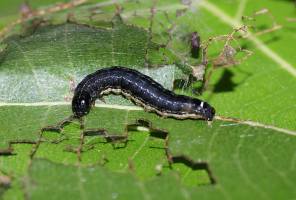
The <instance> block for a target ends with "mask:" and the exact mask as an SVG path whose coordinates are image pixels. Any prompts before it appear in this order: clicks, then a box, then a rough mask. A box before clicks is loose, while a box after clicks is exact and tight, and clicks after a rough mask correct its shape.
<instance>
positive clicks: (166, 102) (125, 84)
mask: <svg viewBox="0 0 296 200" xmlns="http://www.w3.org/2000/svg"><path fill="white" fill-rule="evenodd" d="M110 92H114V93H116V94H120V93H122V94H123V95H124V96H125V97H126V98H127V99H128V100H131V99H132V100H133V101H134V102H135V103H136V104H137V105H138V106H143V107H144V109H145V110H146V111H147V112H151V111H155V112H156V113H158V114H159V115H161V116H162V117H174V118H177V119H186V118H193V119H205V120H206V121H207V122H208V123H211V122H212V120H213V117H214V115H215V109H214V108H213V107H212V106H210V105H209V104H208V103H207V102H204V101H202V100H199V99H197V98H191V97H188V96H184V95H178V94H175V93H174V92H172V91H170V90H167V89H165V88H164V87H163V86H162V85H160V84H159V83H157V82H156V81H154V80H153V79H152V78H151V77H149V76H147V75H144V74H142V73H140V72H138V71H137V70H134V69H130V68H126V67H120V66H114V67H110V68H104V69H101V70H98V71H96V72H94V73H92V74H89V75H87V76H86V77H85V78H84V79H83V80H82V81H81V82H80V83H79V84H78V85H77V87H76V89H75V92H74V96H73V99H72V111H73V113H74V115H75V116H79V117H83V116H84V115H87V114H88V113H89V111H90V108H91V107H92V105H93V104H94V102H95V100H96V99H97V98H99V99H101V100H102V101H104V99H103V98H102V96H103V95H104V94H109V93H110Z"/></svg>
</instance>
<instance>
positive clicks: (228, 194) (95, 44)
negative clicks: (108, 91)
mask: <svg viewBox="0 0 296 200" xmlns="http://www.w3.org/2000/svg"><path fill="white" fill-rule="evenodd" d="M182 2H183V4H182V3H180V1H170V3H168V2H166V1H158V2H157V3H156V4H155V5H154V3H153V1H145V2H139V3H136V2H124V1H119V3H118V7H116V6H114V4H113V3H108V2H107V3H106V2H99V1H95V2H87V3H84V4H81V5H79V6H76V7H73V8H70V9H65V10H63V9H61V10H59V11H58V12H55V13H51V12H47V13H46V14H44V15H41V16H35V17H34V18H33V19H25V20H23V21H21V23H19V24H17V25H16V26H13V27H12V28H10V29H8V30H7V31H5V32H4V34H3V35H4V36H5V38H4V39H3V40H2V42H1V48H2V52H1V54H0V76H1V78H0V84H1V88H0V105H1V106H0V117H1V119H2V120H1V121H0V127H2V129H1V132H0V138H1V139H0V149H2V150H7V149H8V148H9V142H10V141H14V142H13V143H12V147H13V149H14V150H15V152H13V153H12V154H11V155H7V154H4V153H3V154H1V157H0V170H1V173H3V174H6V175H11V176H12V177H13V181H12V183H11V184H8V185H10V186H11V187H10V188H9V187H8V188H7V187H3V185H4V183H3V182H1V188H0V189H1V190H0V195H2V194H3V198H4V199H12V198H16V199H20V198H22V197H23V198H24V197H26V198H27V199H31V198H32V199H33V198H38V199H40V197H42V198H45V199H47V198H49V197H50V198H52V197H53V195H56V196H58V197H65V198H71V197H74V198H79V199H81V198H83V199H86V198H102V199H111V198H115V197H116V198H118V199H131V198H133V197H135V198H140V199H152V198H155V199H171V198H176V199H196V198H206V199H213V198H219V199H220V198H224V199H238V198H241V197H242V196H243V197H246V198H248V199H254V198H258V197H260V198H261V199H292V198H295V196H296V194H295V191H294V188H295V182H296V181H295V180H296V177H295V162H296V156H295V151H296V149H295V145H294V144H295V141H294V140H295V134H296V133H295V131H296V127H295V122H296V116H295V114H294V113H295V103H294V101H295V99H294V97H295V95H296V91H295V76H296V71H295V66H294V65H293V64H294V63H295V62H294V60H295V56H294V55H293V54H294V51H293V46H294V45H293V42H294V41H295V39H294V38H295V37H294V36H295V33H294V31H293V30H294V29H293V27H294V25H295V22H291V21H285V18H288V17H289V18H291V17H295V13H294V11H295V10H294V9H295V7H294V6H292V2H290V1H268V0H263V1H260V2H256V4H254V2H252V1H248V0H242V1H219V2H217V1H212V0H207V1H205V0H204V1H195V2H192V4H191V6H190V7H188V6H186V2H185V1H182ZM64 3H66V2H64ZM3 5H5V6H7V3H3ZM5 6H0V7H1V8H0V9H3V10H5V9H7V7H5ZM31 6H32V9H33V10H35V11H39V10H42V9H49V8H51V7H53V6H56V5H55V4H50V5H48V3H44V4H43V3H42V5H41V4H40V3H39V2H38V4H37V3H36V4H35V3H32V5H31ZM152 7H153V8H154V12H153V15H152V13H151V8H152ZM266 7H268V8H269V11H270V13H271V14H272V15H273V17H274V18H275V20H276V22H277V24H282V25H283V28H281V29H278V30H275V31H272V32H268V33H265V34H262V35H259V36H254V37H250V38H247V39H237V41H238V43H239V44H240V46H241V47H242V48H243V49H246V50H249V51H252V52H253V53H254V54H252V55H251V56H250V57H248V58H247V59H246V60H244V61H243V62H242V63H241V64H239V65H237V66H236V67H230V68H220V69H217V70H214V72H213V74H212V76H211V79H210V84H209V86H208V88H207V90H206V91H205V92H202V91H201V88H202V84H203V83H202V82H197V83H193V82H192V77H189V74H190V72H191V68H190V67H189V66H188V65H186V62H187V63H189V64H190V65H192V66H195V65H197V64H199V63H200V62H201V60H202V58H201V53H200V56H199V57H198V58H196V56H195V55H194V53H192V52H191V53H188V52H189V50H190V49H191V47H190V37H189V35H190V33H192V32H194V31H198V32H199V35H200V37H201V40H206V39H208V38H211V37H215V36H219V35H225V34H231V32H232V30H231V28H239V27H240V26H242V25H243V22H242V21H241V16H242V15H248V16H251V17H254V18H255V19H256V21H255V22H253V21H249V20H248V19H245V21H246V22H247V25H254V26H256V27H257V28H258V32H260V31H264V30H266V29H269V28H272V27H273V22H272V20H271V18H270V17H269V15H268V13H266V14H264V15H256V16H253V12H254V11H258V10H261V9H263V8H266ZM121 8H124V9H121ZM185 10H186V12H185V14H184V15H183V16H179V17H178V18H176V13H177V12H178V11H179V12H180V11H185ZM1 11H2V10H0V13H2V12H1ZM70 11H71V12H72V14H70V15H69V12H70ZM116 13H119V15H120V17H119V16H118V15H115V14H116ZM12 18H15V19H16V14H12V15H11V16H10V17H4V14H3V15H0V19H5V20H7V23H6V24H5V23H4V21H3V20H0V21H1V24H0V27H5V26H7V25H8V24H9V23H11V22H12V20H11V19H12ZM34 19H35V20H34ZM110 20H112V22H111V21H110ZM41 21H44V22H46V23H51V25H48V24H47V25H46V23H44V24H43V25H39V24H38V23H39V22H41ZM67 21H70V22H72V23H66V22H67ZM36 22H38V23H37V24H35V23H36ZM75 23H79V24H80V25H79V24H75ZM133 25H136V26H133ZM176 25H179V27H178V26H176ZM248 31H250V33H251V32H252V33H255V32H256V31H254V30H249V29H248ZM13 33H18V34H21V35H23V36H25V37H19V36H18V35H13ZM150 35H151V36H152V38H151V37H150ZM224 44H225V41H224V42H221V41H215V42H212V44H211V46H210V47H209V49H208V53H207V56H208V58H210V59H216V58H217V57H218V55H219V54H220V52H221V50H222V48H223V45H224ZM230 45H232V46H233V47H234V48H236V49H237V51H238V48H237V46H236V44H235V43H234V42H233V41H232V42H231V43H230ZM200 51H201V50H200ZM245 55H246V54H245V52H239V53H238V54H237V55H235V59H240V58H242V57H243V56H245ZM113 65H122V66H126V67H130V68H134V69H137V70H139V71H141V72H142V73H145V74H147V75H149V76H151V77H152V78H153V79H154V80H156V81H157V82H159V83H161V84H162V85H164V87H166V88H167V89H171V88H173V89H174V91H175V92H176V93H179V94H185V95H188V96H192V97H198V96H197V94H201V95H200V96H199V97H198V98H200V99H202V100H205V101H207V102H209V103H210V104H211V105H213V106H214V107H215V109H216V111H217V114H218V115H220V116H223V117H233V118H237V119H239V120H238V121H236V120H234V119H229V120H230V121H224V119H223V118H221V117H218V118H217V119H215V120H214V122H213V124H212V126H207V125H206V123H205V122H204V121H200V120H199V121H197V120H190V119H187V120H176V119H171V118H169V119H161V118H159V116H157V115H156V114H153V113H149V114H147V113H145V112H144V111H143V110H141V109H140V108H137V107H135V105H134V104H133V102H129V101H127V100H126V99H125V98H123V97H122V96H118V95H108V96H106V97H104V98H105V99H106V101H107V104H106V105H105V104H103V103H102V102H99V101H97V102H96V104H97V108H95V109H94V110H92V111H91V112H90V114H89V115H88V116H86V117H84V121H83V125H84V126H81V125H80V124H79V123H77V121H75V120H73V121H69V122H65V123H64V124H63V127H61V128H62V129H57V127H51V128H48V129H46V130H43V131H40V130H41V129H42V128H43V127H46V126H56V125H57V124H58V123H60V122H61V121H63V120H64V119H66V118H68V117H69V116H70V115H71V114H72V113H71V107H70V103H69V102H66V100H65V98H66V97H70V96H71V93H69V88H70V87H71V82H70V79H71V78H72V79H74V81H75V83H76V84H78V83H79V82H80V81H81V80H82V79H83V78H84V77H85V76H86V75H87V74H89V73H91V72H94V71H96V70H98V69H101V68H105V67H110V66H113ZM211 66H212V65H210V64H209V65H208V69H207V71H206V74H205V76H204V81H205V78H206V77H207V75H208V73H209V68H211ZM188 77H189V78H188ZM181 79H183V80H181ZM184 80H188V81H184ZM138 118H141V119H144V120H142V121H141V120H140V121H138V122H139V123H138V124H135V123H136V122H137V119H138ZM221 119H223V120H221ZM249 119H250V120H251V121H244V120H249ZM148 121H149V122H151V124H149V123H148ZM147 123H148V124H147ZM83 128H84V129H83ZM90 129H100V131H94V130H93V131H91V132H89V133H88V134H85V135H84V141H83V143H81V134H82V132H83V130H90ZM102 129H104V130H105V132H104V131H103V130H102ZM126 131H127V132H126ZM106 132H108V134H110V135H113V134H118V135H125V134H126V133H129V134H128V137H127V142H126V143H114V144H113V143H112V140H110V139H109V140H108V138H105V137H102V134H103V133H106ZM131 133H134V134H131ZM166 133H169V140H168V141H167V142H166V141H164V140H163V139H164V138H165V136H164V135H166ZM110 138H112V137H110ZM39 139H40V143H38V144H39V145H38V147H37V149H35V148H34V146H35V144H30V143H34V142H35V141H39ZM150 139H153V140H150ZM16 140H17V141H16ZM21 140H23V141H21ZM17 142H21V143H17ZM166 146H167V149H166V148H165V147H166ZM32 150H33V152H34V154H33V156H32V157H30V156H29V153H30V151H32ZM167 150H168V151H167ZM3 152H5V151H3ZM80 153H81V155H80ZM170 156H173V158H172V157H170ZM174 156H175V157H174ZM42 159H44V160H42ZM170 159H172V160H173V162H174V163H169V162H168V161H169V160H170ZM201 161H202V162H201ZM205 162H206V163H207V164H206V163H205ZM212 176H213V177H212ZM211 178H214V181H216V183H215V184H214V186H210V185H211V184H212V183H213V179H211ZM22 187H24V188H22ZM3 188H4V189H3ZM2 189H3V190H2ZM2 191H3V192H2ZM96 195H97V196H96Z"/></svg>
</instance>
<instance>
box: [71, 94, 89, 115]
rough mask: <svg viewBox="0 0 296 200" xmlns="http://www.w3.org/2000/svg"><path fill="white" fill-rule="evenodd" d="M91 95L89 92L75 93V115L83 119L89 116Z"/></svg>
mask: <svg viewBox="0 0 296 200" xmlns="http://www.w3.org/2000/svg"><path fill="white" fill-rule="evenodd" d="M90 99H91V98H90V94H89V93H87V92H79V93H75V95H74V97H73V100H72V111H73V113H74V115H76V116H79V117H83V116H84V115H87V114H88V113H89V110H90V107H91V106H90V104H91V102H90Z"/></svg>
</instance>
